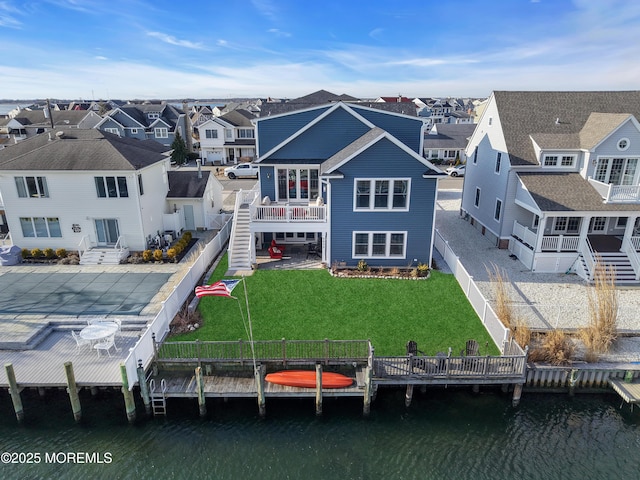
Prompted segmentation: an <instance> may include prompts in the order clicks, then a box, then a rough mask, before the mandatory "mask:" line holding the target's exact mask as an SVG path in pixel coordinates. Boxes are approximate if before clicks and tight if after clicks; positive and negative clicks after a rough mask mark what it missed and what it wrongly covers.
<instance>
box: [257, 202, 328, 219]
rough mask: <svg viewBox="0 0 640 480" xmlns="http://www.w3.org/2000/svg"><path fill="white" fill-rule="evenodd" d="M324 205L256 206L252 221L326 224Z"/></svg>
mask: <svg viewBox="0 0 640 480" xmlns="http://www.w3.org/2000/svg"><path fill="white" fill-rule="evenodd" d="M326 213H327V208H326V206H324V205H320V206H318V205H277V204H276V205H255V206H253V205H252V206H251V221H255V222H326V221H327V214H326Z"/></svg>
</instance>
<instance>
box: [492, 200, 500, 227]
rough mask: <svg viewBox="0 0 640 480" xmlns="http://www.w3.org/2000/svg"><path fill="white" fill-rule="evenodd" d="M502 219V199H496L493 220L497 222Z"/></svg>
mask: <svg viewBox="0 0 640 480" xmlns="http://www.w3.org/2000/svg"><path fill="white" fill-rule="evenodd" d="M501 218H502V199H500V198H498V197H496V203H495V207H494V209H493V219H494V220H495V221H496V222H499V221H500V219H501Z"/></svg>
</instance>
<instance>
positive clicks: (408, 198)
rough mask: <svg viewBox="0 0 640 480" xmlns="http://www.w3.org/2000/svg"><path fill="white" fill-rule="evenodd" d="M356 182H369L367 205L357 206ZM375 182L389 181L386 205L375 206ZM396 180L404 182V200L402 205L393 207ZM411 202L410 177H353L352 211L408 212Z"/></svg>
mask: <svg viewBox="0 0 640 480" xmlns="http://www.w3.org/2000/svg"><path fill="white" fill-rule="evenodd" d="M358 182H369V206H368V207H358ZM376 182H389V188H388V191H387V206H386V207H378V208H376V206H375V204H376V194H375V192H376ZM396 182H406V185H407V190H406V192H405V196H406V202H405V206H404V207H398V208H394V207H393V203H394V202H393V199H394V195H395V185H396ZM410 203H411V178H410V177H406V178H382V177H381V178H370V177H369V178H365V177H363V178H354V179H353V211H354V212H408V211H409V208H410Z"/></svg>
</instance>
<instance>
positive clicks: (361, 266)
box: [356, 259, 369, 272]
mask: <svg viewBox="0 0 640 480" xmlns="http://www.w3.org/2000/svg"><path fill="white" fill-rule="evenodd" d="M356 268H357V269H358V271H359V272H366V271H367V270H369V265H368V264H367V262H365V261H364V259H360V260H359V261H358V266H357V267H356Z"/></svg>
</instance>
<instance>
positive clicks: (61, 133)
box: [56, 132, 64, 139]
mask: <svg viewBox="0 0 640 480" xmlns="http://www.w3.org/2000/svg"><path fill="white" fill-rule="evenodd" d="M56 138H58V139H60V138H64V132H56Z"/></svg>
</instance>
